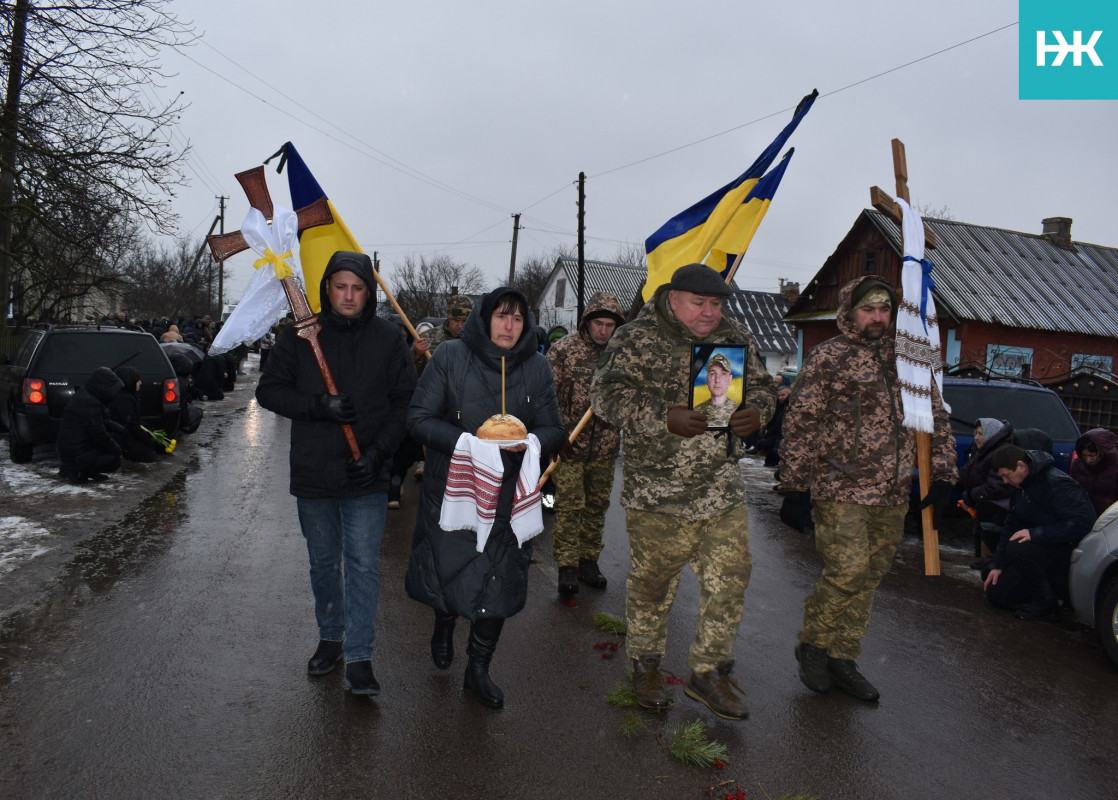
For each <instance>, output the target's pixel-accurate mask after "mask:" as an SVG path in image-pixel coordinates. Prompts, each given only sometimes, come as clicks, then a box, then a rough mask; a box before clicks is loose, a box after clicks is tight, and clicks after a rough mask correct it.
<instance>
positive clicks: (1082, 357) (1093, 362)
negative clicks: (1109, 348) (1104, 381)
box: [1071, 353, 1114, 375]
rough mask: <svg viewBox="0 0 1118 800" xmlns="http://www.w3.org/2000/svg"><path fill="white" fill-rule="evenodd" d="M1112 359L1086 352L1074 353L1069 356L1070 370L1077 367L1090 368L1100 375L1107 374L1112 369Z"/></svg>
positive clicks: (1074, 369)
mask: <svg viewBox="0 0 1118 800" xmlns="http://www.w3.org/2000/svg"><path fill="white" fill-rule="evenodd" d="M1113 367H1114V359H1113V358H1112V357H1110V356H1094V355H1089V354H1087V353H1075V354H1074V355H1073V356H1072V357H1071V371H1072V372H1075V371H1076V370H1079V369H1086V370H1091V372H1097V373H1098V374H1100V375H1108V374H1110V373H1111V372H1112V371H1113Z"/></svg>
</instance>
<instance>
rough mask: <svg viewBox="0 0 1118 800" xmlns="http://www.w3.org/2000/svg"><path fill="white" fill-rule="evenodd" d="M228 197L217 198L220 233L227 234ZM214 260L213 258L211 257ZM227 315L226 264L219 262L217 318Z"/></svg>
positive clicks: (220, 196)
mask: <svg viewBox="0 0 1118 800" xmlns="http://www.w3.org/2000/svg"><path fill="white" fill-rule="evenodd" d="M228 199H229V198H228V197H225V196H224V195H218V196H217V204H218V209H219V211H218V215H217V218H218V219H219V220H221V222H220V223H219V224H220V225H221V230H220V231H219V232H220V233H225V201H226V200H228ZM211 258H212V256H211ZM224 313H225V262H224V261H219V262H217V318H218V319H221V316H222V314H224Z"/></svg>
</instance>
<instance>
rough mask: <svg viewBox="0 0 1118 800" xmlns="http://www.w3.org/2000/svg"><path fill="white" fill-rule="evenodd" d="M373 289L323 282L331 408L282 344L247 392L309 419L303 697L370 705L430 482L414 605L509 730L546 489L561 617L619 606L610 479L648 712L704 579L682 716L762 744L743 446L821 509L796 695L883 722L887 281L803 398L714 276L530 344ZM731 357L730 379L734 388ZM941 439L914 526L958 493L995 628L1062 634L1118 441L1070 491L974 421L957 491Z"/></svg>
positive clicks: (892, 374) (307, 353) (997, 430)
mask: <svg viewBox="0 0 1118 800" xmlns="http://www.w3.org/2000/svg"><path fill="white" fill-rule="evenodd" d="M373 285H374V278H373V273H372V267H371V264H370V262H369V259H368V257H367V256H364V255H361V254H357V253H346V252H338V253H335V255H334V257H333V258H332V259H331V260H330V263H329V265H328V266H327V269H326V272H325V274H324V277H323V279H322V284H321V286H320V287H319V293H320V297H321V301H322V302H321V306H322V313H321V314H320V320H321V322H322V333H321V335H320V344H321V346H322V350H323V352H324V353H325V355H326V358H327V361H328V362H329V364H330V366H331V369H332V372H333V379H334V384H335V386H334V387H331V388H329V389H328V388H327V385H326V383H325V382H324V381H323V378H322V375H321V373H320V371H319V368H318V366H317V364H316V362H315V359H314V354H313V353H312V351H311V348H309V347H307V346H306V345H305V344H302V343H300V342H299V341H298V338H297V337H296V335H295V332H294V330H287V331H284V332H283V333H282V334H281V335H279V336H278V338H277V339H276V340H275V342H274V345H272V346H271V348H270V350H271V352H270V356H269V358H268V360H267V361H266V362H265V365H264V368H263V373H262V376H261V379H260V382H259V384H258V386H257V390H256V396H257V398H258V400H259V402H260V404H261V405H262V406H263V407H265V408H268V409H271V410H273V411H275V412H276V413H279V414H281V415H283V416H286V417H288V418H290V419H291V420H292V435H291V451H290V474H291V479H290V490H291V493H292V494H293V495H294V496H295V497H296V500H297V508H298V518H299V524H300V528H301V530H302V533H303V536H304V538H305V540H306V545H307V553H308V559H309V563H310V576H311V590H312V594H313V595H314V599H315V605H314V607H315V617H316V622H317V627H318V644H317V646H316V648H315V650H314V652H313V654H312V656H311V658H310V660H309V661H308V664H307V671H308V673H309V674H311V675H324V674H327V673H329V672H331V671H332V670H333V669H334V668H335V666H336V665H337V664H339V663H341V662H343V661H344V665H345V680H344V683H345V685H346V687H347V688H348V689H349V691H351V692H352V693H354V694H359V695H368V696H374V695H377V694H378V693H379V692H380V690H381V687H380V685H379V682H378V681H377V679H376V677H375V675H374V671H373V643H374V640H375V633H376V624H375V617H376V608H377V601H378V596H379V591H380V581H379V574H378V559H379V550H380V542H381V538H382V536H383V533H384V528H385V521H386V518H387V513H388V509H389V508H390V507H399V501H400V487H401V484H402V482H403V476H404V474H405V473H406V472H407V471H408V470H409V469H410V468H411V466H412V464H416V465H417V468H416V472H417V474H421V475H422V480H421V481H420V484H419V492H420V495H419V498H418V510H417V514H416V522H415V530H414V533H413V538H412V549H411V557H410V561H409V564H408V568H407V573H406V579H405V591H406V593H407V594H408V596H409V597H411V598H412V599H414V600H416V601H418V602H420V603H422V604H424V605H426V606H428V607H430V609H431V614H432V624H431V638H430V652H431V660H432V663H433V665H434V667H435V668H436V669H440V670H445V669H449V668H450V666H451V665H452V664H453V663H454V661H455V631H456V628H457V626H458V623H459V620H465V622H464V624H465V625H466V626H468V634H467V636H466V647H465V656H466V658H465V666H464V673H463V681H462V685H463V688H464V690H465V691H467V692H468V693H470V694H471V695H472V696H474V697H475V698H476V699H477V700H478V701H479V702H480V703H482V704H483V705H485V706H488V707H490V708H501V707H502V706H503V705H504V703H505V697H504V693H503V692H502V690H501V689H500V688H499V687H498V685H497V684H496V683H495V681H494V677H493V675H492V674H491V667H492V665H493V662H494V659H495V655H496V651H497V647H498V643H499V641H500V638H501V634H502V630H503V629H504V626H505V624H506V622H507V621H508V620H509V619H510V618H512V617H514V616H515V615H516V614H517V613H518V612H519V611H521V610H522V609H523V608H524V606H525V603H526V601H527V584H528V575H529V564H530V563H531V559H532V548H533V540H534V537H535V536H537V535H538V534H539V533H540V532H541V531H542V530H543V529H544V526H543V519H542V514H541V509H542V502H541V491H540V489H539V487H540V485H541V473H542V471H543V468H544V467H545V466H546V465H547V464H548V463H549V462H552V461H555V462H556V463H555V464H554V465H553V466H555V473H554V485H555V490H556V498H555V512H556V513H555V525H554V531H553V538H552V557H553V558H554V561H555V564H556V567H557V574H558V582H557V585H556V589H557V592H558V595H559V597H560V598H568V599H569V598H570V597H571V596H572V595H574V594H576V593H577V592H578V591H579V589H580V584H581V585H584V586H587V587H590V588H593V589H596V590H602V589H604V588H605V587H606V586H607V583H608V581H607V579H606V576H605V575H604V574H602V571H601V570H600V568H599V566H598V558H599V556H600V553H601V551H602V548H603V537H604V535H605V524H604V518H605V512H606V510H607V508H608V505H609V498H610V495H611V491H612V486H613V471H614V463H615V461H616V459H617V458H618V457H619V455H620V457H621V459H622V462H621V464H622V472H623V484H622V489H621V504H622V505H623V507H624V509H625V512H626V533H627V536H628V542H629V548H630V568H629V573H628V575H627V576H626V581H625V620H624V622H625V626H626V630H627V633H626V654H627V657H628V662H629V665H630V667H631V681H632V689H633V692H634V695H635V698H636V702H637V703H638V704H639V705H640V706H642V707H645V708H649V709H665V708H668V707H670V706H671V705H672V704H673V703H674V697H673V692H672V688H671V684H670V682H669V681H668V680H667V678H666V675H665V672H664V670H663V669H662V666H661V661H662V659H663V658H664V654H665V650H666V643H667V631H668V621H669V617H670V616H671V609H672V606H673V603H674V600H675V597H676V592H677V589H678V586H679V580H680V576H681V574H682V571H683V568H684V567H685V566H690V568H691V569H692V571H693V572H694V574H695V576H696V577H697V578H698V581H699V586H700V600H699V606H698V616H697V619H696V620H695V626H694V635H693V637H692V640H691V644H690V648H689V652H688V666H689V668H690V671H689V674H688V676H687V679H686V681H685V682H684V686H683V692H684V694H686V695H687V696H688V697H689V698H691V699H693V700H695V701H697V702H700V703H702V704H704V705H705V706H706V707H707V708H709V709H710V710H711V711H712V712H713V713H715V714H716V715H718V716H720V717H723V718H725V719H729V720H741V719H744V718H746V717H747V716H748V713H749V712H748V708H747V704H746V697H745V692H744V691H743V690H742V688H741V686H740V685H739V684H738V683H737V681H736V680H735V679H734V677H733V668H734V655H733V652H734V642H735V638H736V635H737V629H738V625H739V622H740V620H741V618H742V616H743V614H744V610H745V592H746V589H747V587H748V584H749V579H750V574H751V570H752V559H751V556H750V548H749V515H748V509H747V504H746V485H745V481H744V478H743V472H742V471H741V470H740V468H739V465H738V459H739V457H740V455H741V451H740V450H738V451H735V448H734V446H733V443H734V442H735V441H739V442H740V441H754V442H761V441H764V442H765V444H764V450H763V451H762V452H765V453H770V452H771V453H773V454H774V460H775V459H776V458H778V459H779V472H778V476H777V477H778V480H779V484H778V486H777V490H778V491H779V492H781V493H783V494H784V495H785V496H797V497H800V498H801V499H802V500H804V501H805V502H806V503H807V504H808V505H807V507H809V508H810V516H811V521H812V523H813V525H814V538H815V545H816V548H817V549H818V551H819V553H820V555H821V556H822V559H823V567H822V571H821V574H820V576H819V579H818V581H817V582H816V584H815V586H814V588H813V589H812V591H811V592H810V594H809V595H808V596H807V597H806V598H805V600H804V616H803V626H802V629H801V630H800V632H799V634H798V637H797V639H798V641H797V643H796V644H795V647H794V648H793V649H794V657H795V662H796V664H797V665H798V674H799V677H800V679H801V681H802V682H803V683H804V685H805V686H806V687H807V688H809V689H811V690H812V691H814V692H819V693H822V692H827V691H829V690H830V689H831V688H837V689H840V690H842V691H844V692H846V693H848V694H850V695H851V696H853V697H855V698H858V699H860V700H863V701H867V702H874V701H876V700H877V699H878V698H879V696H880V693H879V691H878V689H877V688H876V687H875V686H874V685H873V684H872V683H871V682H870V680H869V679H868V678H866V677H865V676H864V675H863V674H862V673H861V671H860V670H859V668H858V665H857V660H858V658H859V657H860V655H861V642H862V639H863V638H864V637H865V635H866V633H867V631H868V627H869V621H870V611H871V608H872V605H873V601H874V596H875V593H876V589H877V587H878V585H879V584H880V582H881V580H882V579H883V577H884V576H885V575H886V574H887V573H888V572H889V571H890V569H891V568H892V564H893V559H894V555H895V552H896V550H897V547H898V545H899V544H900V541H901V538H902V535H903V532H904V518H905V514H906V512H907V511H908V509H909V496H910V492H911V487H912V483H913V476H914V463H915V435H914V433H913V431H911V430H910V429H908V428H905V427H904V426H903V425H902V424H901V420H900V418H899V415H900V413H901V408H902V404H901V401H900V395H899V389H898V381H897V373H896V359H895V355H894V352H893V351H894V344H893V339H892V325H893V322H894V317H893V315H894V312H895V310H896V307H897V297H896V291H895V289H894V287H892V286H890V285H888V284H886V283H884V282H883V281H881V280H880V279H878V278H875V277H873V276H867V277H863V278H859V279H856V280H854V281H852V282H850V283H849V284H848V285H846V286H845V287H843V289H842V291H841V294H840V297H841V302H840V308H839V310H838V314H837V318H836V322H837V325H838V328H839V335H838V336H836V337H835V338H833V339H831V340H830V341H828V342H826V343H823V344H821V345H818V346H817V347H815V348H814V349H813V350H812V351H811V352H810V353H809V354H808V357H807V358H806V359H805V363H804V365H803V368H802V370H801V372H800V374H799V378H798V379H797V381H796V383H795V385H794V386H792V387H789V386H782V385H780V381H779V380H774V378H773V377H772V376H770V375H769V373H768V372H767V371H766V370H765V368H764V365H763V363H762V362H761V360H760V358H759V356H758V353H757V351H756V347H755V345H754V343H753V338H752V335H751V333H750V331H749V330H748V329H747V328H746V327H745V326H744V325H743V324H742V323H740V322H738V321H737V320H735V319H732V318H729V317H727V316H725V315H723V313H722V303H723V300H724V298H725V296H726V295H727V294H728V293H729V292H730V289H729V287H728V286H727V285H726V284H725V283H724V282H723V281H722V280H721V278H720V277H719V276H718V274H717V273H716V272H714V271H713V270H711V269H709V268H708V267H705V266H703V265H699V264H692V265H687V266H685V267H681V268H680V269H678V270H676V272H675V273H674V274H673V276H672V278H671V282H670V283H668V284H666V285H664V286H661V287H659V288H658V289H657V290H656V291H655V293H654V294H653V296H652V297H651V298H649V300H648V302H647V303H646V304H645V305H644V307H643V308H642V309H641V310H640V312H639V314H637V316H636V318H635V319H634V320H632V321H630V322H628V323H627V324H625V316H624V313H623V310H622V306H621V304H620V302H619V300H618V298H617V297H616V296H614V295H611V294H608V293H598V294H595V295H593V296H592V297H591V298H590V299H589V302H588V303H587V305H586V309H585V312H584V313H583V315H582V318H581V319H580V320H579V322H578V325H577V327H576V329H575V330H574V331H573V332H571V333H563V334H561V335H555V336H552V332H546V333H545V332H544V331H543V330H542V329H541V328H537V326H536V325H535V320H534V319H533V316H532V312H531V310H530V308H529V306H528V302H527V299H526V298H525V297H524V295H523V294H521V293H520V292H519V291H517V290H516V289H513V288H511V287H507V286H506V287H500V288H497V289H495V290H493V291H491V292H488V293H486V294H484V295H482V296H481V297H480V298H478V299H477V300H476V301H474V300H471V299H470V298H467V297H465V296H460V295H456V296H453V297H451V298H450V301H449V302H448V306H447V316H446V321H445V323H444V324H443V325H442V326H441V327H437V328H428V329H426V330H424V331H421V332H420V337H419V338H418V339H415V340H414V341H412V340H410V337H408V336H407V335H406V333H405V332H404V331H403V330H402V329H401V328H400V327H398V326H395V325H393V324H392V323H390V322H387V321H385V320H383V319H381V318H380V317H378V316H377V314H376V300H375V293H374V291H373V289H372V287H373ZM553 332H554V329H553ZM724 350H725V351H727V352H740V354H741V355H740V357H738V358H737V361H738V363H737V364H736V365H735V363H733V359H732V358H730V357H728V356H727V355H724V354H723V352H724ZM696 353H703V354H704V355H703V356H702V360H701V361H699V362H698V367H699V368H701V370H700V372H699V374H701V376H702V380H703V384H704V388H705V390H706V394H704V395H703V398H704V399H703V402H697V401H695V395H694V383H693V382H694V381H695V380H696V378H695V375H696V364H695V363H694V360H695V357H696ZM712 353H713V355H711V354H712ZM743 361H744V363H741V362H743ZM735 370H737V371H735ZM106 377H107V376H106ZM735 381H736V382H737V383H736V384H735ZM118 382H121V381H119V380H118ZM731 385H734V391H735V394H734V399H732V400H731V399H728V398H729V392H728V390H729V387H730V386H731ZM708 396H709V399H707V397H708ZM506 415H511V416H513V417H515V418H516V419H517V420H519V422H520V423H521V425H522V433H518V434H516V435H515V436H514V437H513V438H509V439H505V438H500V439H497V440H494V439H492V438H485V437H484V435H483V426H484V425H486V424H487V421H490V420H492V419H494V418H498V419H503V418H504V417H505V416H506ZM933 418H934V432H933V434H932V481H931V486H932V488H931V491H929V492H928V495H927V496H926V497H924V498H922V504H921V505H922V506H927V505H932V506H934V509H935V516H936V518H937V521H938V519H939V518H940V517H941V516H942V515H943V513H944V511H945V509H946V508H947V506H948V504H949V502H950V495H951V491H952V489H955V488H958V489H959V490H961V491H962V492H963V498H964V503H965V504H966V505H967V506H968V507H972V508H974V509H976V522H975V526H976V527H975V531H976V539H977V540H978V541H979V542H985V544H986V546H987V548H988V550H989V551H990V553H991V555H990V556H989V560H988V561H987V562H986V563H985V564H984V565H983V568H984V573H983V580H984V591H985V592H986V593H987V596H988V598H989V600H990V602H991V603H993V604H995V605H999V606H1006V607H1010V608H1013V609H1014V610H1015V611H1016V612H1017V613H1018V615H1019V616H1021V617H1022V618H1024V619H1041V618H1047V617H1048V616H1050V615H1051V614H1053V613H1055V611H1056V609H1057V608H1058V607H1059V605H1060V603H1061V600H1062V599H1063V598H1064V597H1066V582H1065V585H1063V586H1061V585H1060V583H1059V580H1058V577H1059V570H1060V565H1061V564H1066V561H1061V559H1064V558H1065V557H1066V554H1067V553H1068V552H1070V550H1069V548H1070V546H1072V545H1073V544H1074V542H1076V541H1078V538H1080V537H1081V536H1082V535H1084V534H1085V533H1086V531H1087V530H1088V529H1089V528H1090V526H1091V524H1092V523H1093V521H1094V518H1095V516H1096V514H1097V513H1098V509H1100V508H1105V507H1106V506H1107V505H1109V503H1110V502H1113V500H1114V498H1115V496H1116V495H1118V485H1116V480H1115V479H1116V477H1118V446H1116V441H1115V437H1114V435H1113V434H1110V433H1109V432H1105V431H1089V432H1088V433H1087V434H1086V435H1084V437H1083V439H1082V440H1081V441H1080V445H1079V446H1080V458H1079V459H1078V461H1077V464H1078V465H1079V468H1080V469H1083V470H1086V473H1085V474H1086V477H1080V478H1079V479H1078V480H1077V479H1074V478H1071V477H1069V476H1067V475H1064V474H1063V473H1060V472H1059V471H1058V470H1055V469H1054V468H1053V466H1052V460H1051V456H1050V455H1048V456H1047V458H1046V457H1045V453H1044V452H1043V449H1042V450H1025V449H1022V448H1020V447H1019V446H1017V445H1016V444H1013V442H1014V441H1016V440H1015V439H1014V437H1013V433H1014V432H1013V430H1012V427H1011V426H1010V425H1009V424H1008V423H1006V422H1005V421H999V420H995V419H989V418H984V419H982V420H979V421H978V424H977V426H976V427H977V431H976V434H977V435H976V447H975V451H974V453H973V455H972V456H971V458H970V459H969V460H968V462H967V464H966V465H965V466H964V467H963V469H962V470H961V471H959V470H957V468H956V456H955V442H954V437H953V436H952V433H951V428H950V425H949V421H948V418H947V414H946V412H945V409H944V407H943V404H942V402H941V401H940V399H939V398H938V397H933ZM339 429H340V430H339ZM343 434H344V435H343ZM751 437H753V438H752V439H751ZM727 439H729V442H727ZM622 440H623V441H624V447H621V442H622ZM728 445H729V446H728ZM545 477H546V476H545ZM1081 482H1082V483H1083V484H1085V485H1087V486H1088V488H1087V489H1084V488H1083V486H1082V485H1081ZM1089 493H1090V494H1089ZM1065 574H1066V568H1065ZM1061 592H1062V594H1061Z"/></svg>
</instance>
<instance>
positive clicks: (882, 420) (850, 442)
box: [780, 278, 957, 506]
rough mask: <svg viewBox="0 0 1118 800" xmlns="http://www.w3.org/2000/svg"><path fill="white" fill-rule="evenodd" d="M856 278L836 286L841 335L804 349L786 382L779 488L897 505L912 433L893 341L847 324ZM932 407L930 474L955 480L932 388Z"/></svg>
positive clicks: (912, 460)
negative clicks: (793, 377)
mask: <svg viewBox="0 0 1118 800" xmlns="http://www.w3.org/2000/svg"><path fill="white" fill-rule="evenodd" d="M863 280H866V278H859V279H857V280H854V281H851V282H850V283H848V284H846V285H845V286H843V287H842V290H841V291H840V292H839V310H838V313H837V314H836V319H835V321H836V323H837V324H838V328H839V331H841V335H840V336H836V337H835V338H833V339H829V340H827V341H826V342H822V343H821V344H818V345H816V346H815V347H813V348H812V349H811V352H810V353H808V356H807V358H806V359H805V360H804V366H803V369H802V370H801V371H800V376H799V378H798V379H797V381H796V384H795V386H794V387H793V389H792V396H791V398H790V400H789V403H788V412H787V413H786V414H785V417H784V441H783V442H782V444H781V447H780V480H781V488H782V489H787V490H794V491H804V490H808V489H810V490H811V493H812V499H816V500H830V501H834V502H840V503H856V504H858V505H867V506H897V505H901V504H902V503H906V502H908V499H909V495H910V493H911V491H912V478H913V474H914V471H915V467H916V432H915V431H913V430H912V429H911V428H906V427H904V426H903V425H902V424H901V421H902V419H903V418H904V409H903V408H902V406H901V389H900V386H899V384H898V382H897V362H896V353H895V347H896V346H895V344H894V340H893V339H892V337H890V336H883V337H882V338H880V339H877V340H871V339H867V338H866V337H865V336H864V335H862V333H861V332H859V331H858V329H857V328H856V327H855V325H854V321H853V318H852V316H851V307H850V306H851V296H852V295H853V293H854V289H855V288H856V287H857V286H858V284H859V283H861V282H862V281H863ZM932 410H933V413H934V415H935V432H934V433H933V434H932V480H944V481H949V482H951V483H954V482H955V480H956V478H957V471H956V469H955V460H956V455H955V437H954V436H953V435H952V434H951V425H950V423H949V421H948V418H947V412H946V411H945V410H944V408H943V403H942V402H941V401H940V398H939V396H938V395H936V396H935V397H934V398H933V403H932Z"/></svg>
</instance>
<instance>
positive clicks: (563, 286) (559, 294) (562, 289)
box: [555, 278, 567, 308]
mask: <svg viewBox="0 0 1118 800" xmlns="http://www.w3.org/2000/svg"><path fill="white" fill-rule="evenodd" d="M566 302H567V279H566V278H560V279H559V280H557V281H555V307H556V308H562V307H563V306H564V305H565V304H566Z"/></svg>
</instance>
